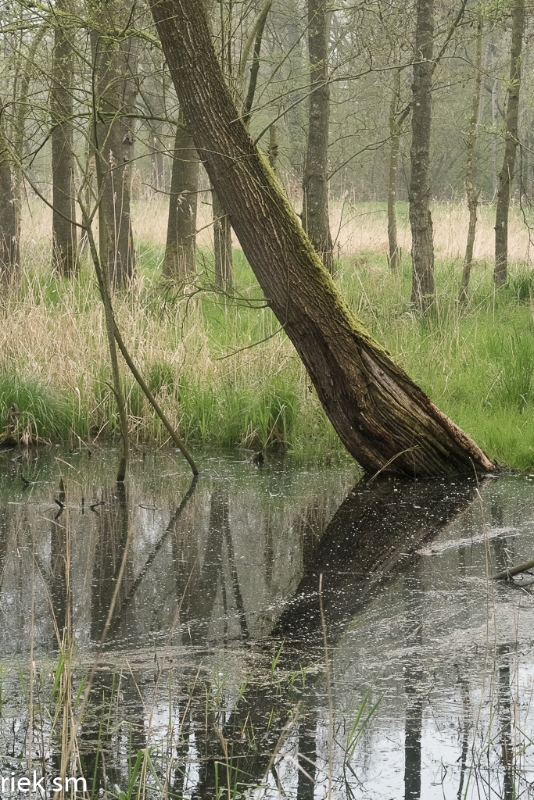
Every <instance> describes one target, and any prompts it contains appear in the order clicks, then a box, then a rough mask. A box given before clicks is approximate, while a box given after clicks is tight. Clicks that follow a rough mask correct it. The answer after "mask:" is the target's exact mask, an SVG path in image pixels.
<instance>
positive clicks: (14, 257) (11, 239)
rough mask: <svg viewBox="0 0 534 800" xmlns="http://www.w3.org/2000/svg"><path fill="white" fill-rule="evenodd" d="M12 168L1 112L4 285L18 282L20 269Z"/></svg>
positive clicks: (0, 280) (0, 271)
mask: <svg viewBox="0 0 534 800" xmlns="http://www.w3.org/2000/svg"><path fill="white" fill-rule="evenodd" d="M0 112H1V110H0ZM12 168H13V163H12V157H11V153H10V149H9V145H8V142H7V139H6V134H5V128H4V122H3V114H2V113H0V285H4V286H6V285H11V284H13V283H14V282H16V280H17V278H18V275H19V269H20V261H19V237H18V232H17V218H16V208H15V196H14V193H13V175H12Z"/></svg>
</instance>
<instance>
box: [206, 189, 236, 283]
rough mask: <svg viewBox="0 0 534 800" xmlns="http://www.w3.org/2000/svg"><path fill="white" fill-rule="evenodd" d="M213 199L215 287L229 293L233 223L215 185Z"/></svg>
mask: <svg viewBox="0 0 534 800" xmlns="http://www.w3.org/2000/svg"><path fill="white" fill-rule="evenodd" d="M208 174H209V173H208ZM211 199H212V203H213V248H214V255H215V286H216V287H217V288H218V289H221V290H222V291H223V292H228V291H231V289H232V286H233V285H234V269H233V254H232V223H231V222H230V217H229V216H228V214H227V213H226V211H225V210H224V206H223V204H222V202H221V200H220V199H219V194H218V192H217V190H216V189H215V188H214V185H213V184H212V187H211Z"/></svg>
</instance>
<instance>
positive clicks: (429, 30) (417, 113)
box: [409, 0, 434, 313]
mask: <svg viewBox="0 0 534 800" xmlns="http://www.w3.org/2000/svg"><path fill="white" fill-rule="evenodd" d="M433 51H434V0H417V17H416V32H415V62H414V66H413V85H412V91H413V111H412V146H411V151H410V157H411V168H412V174H411V180H410V193H409V195H410V226H411V230H412V297H411V300H412V303H413V304H414V305H415V307H416V308H417V309H418V311H420V312H422V313H425V312H426V311H427V310H428V309H429V308H430V306H431V304H432V303H433V301H434V242H433V236H432V215H431V213H430V183H429V175H428V173H429V169H430V127H431V119H432V73H433V70H434V64H433Z"/></svg>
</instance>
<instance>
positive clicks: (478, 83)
mask: <svg viewBox="0 0 534 800" xmlns="http://www.w3.org/2000/svg"><path fill="white" fill-rule="evenodd" d="M483 27H484V20H483V17H482V14H479V17H478V27H477V51H476V61H475V70H476V71H475V88H474V90H473V105H472V108H471V119H470V121H469V134H468V136H467V164H466V170H465V192H466V195H467V207H468V208H469V229H468V232H467V244H466V247H465V258H464V268H463V271H462V284H461V286H460V297H459V300H460V302H461V303H465V302H466V300H467V289H468V287H469V279H470V277H471V264H472V263H473V249H474V246H475V234H476V228H477V208H478V195H479V192H477V190H476V189H475V185H474V183H473V161H474V157H475V145H476V142H477V127H478V117H479V113H480V92H481V88H482V31H483Z"/></svg>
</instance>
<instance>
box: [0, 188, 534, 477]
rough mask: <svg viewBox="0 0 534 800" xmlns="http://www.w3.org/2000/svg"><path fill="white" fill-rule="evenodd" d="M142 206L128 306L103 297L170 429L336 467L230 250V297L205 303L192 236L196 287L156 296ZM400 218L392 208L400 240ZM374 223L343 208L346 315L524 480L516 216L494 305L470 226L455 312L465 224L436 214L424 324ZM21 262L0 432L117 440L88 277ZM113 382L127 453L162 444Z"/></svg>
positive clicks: (158, 253) (300, 376) (202, 261)
mask: <svg viewBox="0 0 534 800" xmlns="http://www.w3.org/2000/svg"><path fill="white" fill-rule="evenodd" d="M155 202H156V201H155ZM152 205H153V204H151V203H146V204H145V205H144V207H143V209H141V207H139V208H137V212H136V213H137V215H138V217H139V220H138V225H137V227H138V228H139V230H140V231H141V233H142V235H143V237H144V238H143V239H142V240H141V241H140V242H138V244H137V255H138V259H137V260H138V273H137V277H136V280H135V282H134V283H133V284H132V286H131V287H130V288H129V289H128V290H127V291H122V292H118V293H116V295H115V297H114V307H115V313H116V317H117V321H118V324H119V327H120V330H121V332H122V335H123V338H124V340H125V342H126V344H127V346H128V348H129V350H130V353H131V355H132V357H133V359H134V361H135V362H136V364H137V365H138V367H139V368H140V370H141V372H142V374H143V375H144V377H145V379H146V380H147V383H148V386H149V388H150V390H151V391H152V392H153V394H154V395H155V396H156V399H157V400H158V402H159V403H160V405H161V406H162V408H163V409H164V411H165V413H166V414H167V416H168V418H169V421H170V422H171V424H172V425H173V426H174V427H175V428H176V429H177V430H178V431H179V433H180V434H181V436H182V437H184V438H185V439H186V440H188V441H189V442H190V443H194V442H199V443H209V444H213V445H221V446H230V447H232V446H244V447H249V448H251V449H260V448H262V449H264V448H269V447H283V448H285V449H288V450H290V451H292V452H294V453H297V454H299V455H301V456H303V457H306V458H307V457H313V458H320V457H328V456H329V455H330V454H332V453H335V452H341V450H342V447H341V445H340V444H339V442H338V440H337V437H336V435H335V433H334V432H333V429H332V428H331V426H330V423H329V422H328V420H327V419H326V417H325V415H324V413H323V411H322V409H321V406H320V404H319V402H318V400H317V397H316V395H315V391H314V389H313V388H312V387H311V385H310V383H309V380H308V378H307V375H306V373H305V370H304V368H303V367H302V364H301V363H300V361H299V359H298V357H297V355H296V353H295V351H294V350H293V348H292V346H291V344H290V343H289V341H288V340H287V338H286V337H285V335H284V333H283V331H281V330H280V328H279V325H278V322H277V321H276V319H275V318H274V317H273V315H272V313H271V311H270V309H269V308H268V307H267V305H266V303H265V301H264V299H263V297H262V293H261V290H260V289H259V286H258V284H257V282H256V280H255V278H254V276H253V274H252V272H251V270H250V268H249V266H248V264H247V262H246V259H245V258H244V256H243V253H242V252H241V251H240V250H239V249H235V250H234V271H235V289H234V293H233V295H232V296H226V295H223V294H220V293H217V292H216V291H214V288H213V254H212V252H211V251H210V249H209V241H207V240H206V235H205V232H204V233H203V235H202V237H200V240H199V241H200V244H199V249H198V259H197V267H198V274H197V276H196V278H195V280H194V281H193V282H192V283H191V284H189V285H188V286H186V287H184V286H177V285H175V284H172V283H169V282H164V281H163V280H162V277H161V264H162V260H163V252H164V227H162V225H161V224H160V223H158V222H157V220H160V219H161V215H160V216H158V215H157V214H156V213H155V211H154V209H153V208H152ZM156 205H157V203H156ZM154 208H155V206H154ZM158 208H159V206H158ZM141 211H142V212H143V215H142V216H141V213H140V212H141ZM156 211H157V209H156ZM404 211H405V209H403V207H402V206H401V207H400V208H399V220H400V229H401V233H402V231H404V228H403V225H404V223H405V222H406V221H407V218H406V219H405V217H406V214H404ZM152 212H154V213H152ZM338 212H339V213H341V210H340V209H338V210H337V211H335V213H334V216H335V214H336V213H338ZM384 212H385V208H384V207H383V204H376V203H375V204H360V207H358V208H356V207H355V208H352V207H351V208H347V209H345V211H344V212H343V214H344V216H343V219H341V218H340V220H339V221H338V222H339V237H338V245H339V247H337V254H338V259H337V272H336V280H337V281H338V283H339V285H340V287H341V289H342V291H343V293H344V295H345V297H346V298H347V301H348V303H349V305H350V306H351V307H352V308H353V310H354V311H355V312H356V313H357V314H358V316H359V317H360V318H361V319H362V321H363V322H364V324H365V325H366V326H367V327H368V328H369V329H370V331H371V333H372V334H373V335H374V336H375V337H376V338H377V339H378V340H379V341H380V342H382V343H383V344H384V345H385V346H386V347H387V348H388V349H389V350H390V352H391V353H392V355H393V357H394V358H395V359H396V360H397V361H399V362H400V363H401V364H402V366H403V367H404V368H405V369H406V371H407V372H408V374H410V376H411V377H413V378H414V380H416V382H418V383H419V384H420V385H421V386H422V388H423V389H424V390H425V391H426V392H428V394H429V395H430V397H431V398H432V399H433V400H434V402H435V403H436V404H437V405H438V406H439V407H440V408H442V409H443V410H444V411H445V412H446V413H447V414H449V416H451V417H452V418H453V419H454V420H455V421H456V422H457V423H458V424H459V425H460V426H461V427H463V428H464V429H465V430H467V431H468V432H469V433H470V434H471V435H472V436H473V437H474V438H475V440H476V441H477V442H478V443H479V444H480V445H481V446H482V447H483V448H484V449H486V451H487V452H488V454H489V455H490V456H491V457H492V458H496V459H497V460H498V461H500V462H501V463H502V464H506V465H509V466H511V467H515V468H521V469H530V468H532V467H533V466H534V444H531V442H532V443H534V384H533V382H532V373H533V367H534V324H533V316H534V312H533V310H532V287H533V278H532V272H531V270H530V267H529V265H528V263H526V262H525V261H524V260H522V259H520V258H519V257H518V256H519V255H520V254H522V253H524V255H525V256H528V241H527V240H528V237H527V240H525V241H523V240H524V239H525V236H524V232H523V231H522V230H521V228H520V220H519V217H518V218H517V219H516V218H515V217H514V216H513V215H512V226H511V230H512V237H511V254H512V256H513V257H517V260H516V261H514V262H512V263H511V265H510V275H509V280H508V283H507V285H506V286H505V287H504V288H503V289H501V290H500V291H498V292H495V290H494V286H493V280H492V271H493V265H492V262H491V260H490V259H489V258H487V257H486V250H487V247H486V245H487V242H488V240H489V239H490V238H491V224H492V222H491V220H492V216H491V213H490V212H491V209H490V210H488V209H483V210H482V211H481V221H480V232H479V237H480V239H479V243H478V245H477V247H478V249H477V251H476V255H477V256H478V260H477V261H476V262H475V264H474V265H473V270H472V278H471V286H470V289H469V298H468V302H467V303H460V302H459V301H458V294H459V285H460V276H461V270H462V261H461V258H460V257H459V256H458V253H460V252H461V250H462V247H463V239H462V236H461V235H459V233H460V234H462V231H463V227H462V226H464V223H465V220H464V219H463V216H462V215H463V213H464V212H463V211H462V210H461V209H460V208H459V207H455V206H450V205H447V206H442V207H440V208H438V209H436V215H435V216H436V247H437V254H438V258H437V261H436V286H437V293H436V301H435V304H434V307H433V308H432V310H431V313H430V314H429V315H428V316H427V317H426V318H424V319H421V318H419V317H418V316H417V314H416V313H415V311H414V309H413V308H412V307H411V305H410V303H409V297H410V290H411V265H410V261H409V257H408V256H407V253H406V248H405V249H404V251H403V258H402V261H401V266H400V268H399V269H398V270H397V271H396V272H395V273H392V272H391V271H390V270H389V268H388V265H387V259H386V247H385V242H386V235H387V228H386V227H385V226H384V224H383V223H384V219H385V217H384ZM33 213H34V217H35V219H36V224H35V225H34V230H35V235H38V233H39V231H40V230H41V228H42V231H43V233H42V236H43V237H44V236H45V232H46V226H44V225H42V226H40V225H39V224H37V223H38V219H37V217H38V214H37V212H36V211H35V209H34V212H33ZM365 215H367V216H365ZM364 216H365V230H363V229H362V228H361V219H360V218H362V217H364ZM516 216H517V215H516ZM147 220H152V222H151V223H150V225H148V223H147V222H146V221H147ZM358 220H360V223H359V224H360V227H358ZM403 220H404V222H403ZM404 227H405V225H404ZM405 233H406V231H404V233H402V236H405ZM356 234H357V235H356ZM364 234H365V235H364ZM203 237H204V238H203ZM355 237H356V238H355ZM358 237H359V238H358ZM455 237H456V238H455ZM402 241H404V240H402ZM525 242H526V244H525ZM356 246H358V248H359V249H358V251H357V252H353V250H352V248H353V247H356ZM525 247H526V248H527V249H525ZM22 252H23V275H22V281H21V283H20V285H19V286H18V287H17V289H16V290H15V291H13V292H12V293H11V294H9V295H8V296H5V297H4V298H3V299H2V303H1V305H0V316H1V317H2V325H1V328H0V392H1V394H0V425H2V426H3V427H2V430H3V429H4V428H5V426H6V425H7V424H9V423H8V422H6V420H7V417H8V415H9V408H10V406H11V405H12V404H13V403H16V404H17V405H18V406H19V408H20V409H21V417H20V425H21V426H22V428H21V430H24V431H25V437H26V440H27V441H33V440H35V439H36V438H40V439H43V438H44V439H49V440H54V441H65V440H68V439H69V437H70V438H71V439H73V438H74V439H76V437H81V438H84V439H85V438H86V437H90V438H92V439H95V438H96V439H103V438H104V437H108V436H114V435H116V434H117V432H118V419H117V415H116V410H115V398H114V395H113V391H112V388H111V379H110V371H109V367H108V354H107V343H106V337H105V326H104V320H103V312H102V307H101V302H100V298H99V296H98V291H97V287H96V281H95V279H94V276H93V273H92V269H91V266H90V264H89V263H88V262H84V263H82V267H81V270H80V272H79V274H78V275H77V277H76V278H75V279H73V280H70V281H61V280H59V279H58V278H57V277H55V276H54V275H51V274H50V268H49V253H48V251H47V249H46V247H45V246H44V245H43V247H41V248H39V247H37V246H36V244H35V241H34V240H32V241H31V242H26V243H24V242H23V243H22ZM122 382H123V390H124V395H125V397H126V402H127V410H128V423H129V428H130V434H131V436H132V437H133V438H134V439H135V440H136V441H138V442H142V441H154V442H163V441H165V440H166V438H167V433H166V431H165V429H164V428H163V426H162V425H161V423H160V421H159V420H158V418H157V417H156V416H155V415H154V413H153V411H152V409H151V408H150V406H149V404H148V402H147V401H146V399H145V397H144V395H143V394H142V392H141V391H140V389H139V387H138V386H137V384H136V383H135V381H134V380H133V378H132V377H131V375H130V374H129V372H128V370H127V368H126V367H125V366H124V365H123V371H122ZM1 387H4V388H1ZM24 387H26V388H24ZM17 398H19V399H17Z"/></svg>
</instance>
